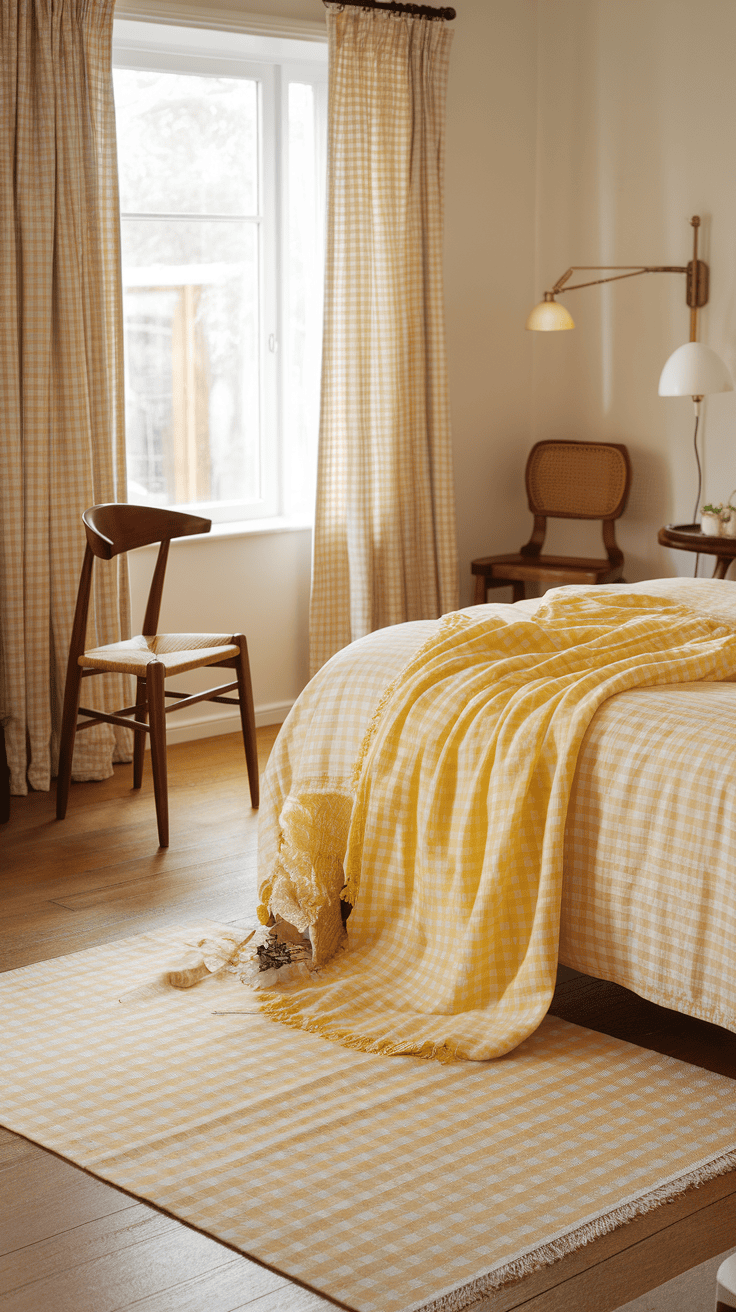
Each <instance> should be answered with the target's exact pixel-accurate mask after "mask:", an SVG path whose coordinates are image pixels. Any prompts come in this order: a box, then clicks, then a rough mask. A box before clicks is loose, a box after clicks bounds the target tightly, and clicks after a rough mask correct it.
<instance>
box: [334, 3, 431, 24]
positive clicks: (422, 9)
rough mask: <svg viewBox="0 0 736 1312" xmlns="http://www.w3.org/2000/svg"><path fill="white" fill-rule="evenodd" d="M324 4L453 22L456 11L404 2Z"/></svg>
mask: <svg viewBox="0 0 736 1312" xmlns="http://www.w3.org/2000/svg"><path fill="white" fill-rule="evenodd" d="M323 3H324V4H326V5H327V4H337V5H339V6H340V7H341V8H344V7H345V6H346V5H357V6H358V7H359V8H360V9H386V10H388V12H389V13H391V14H411V15H412V16H413V17H415V18H445V19H447V20H448V22H451V21H452V19H453V18H454V17H455V10H454V9H433V8H432V5H414V4H408V3H402V0H323Z"/></svg>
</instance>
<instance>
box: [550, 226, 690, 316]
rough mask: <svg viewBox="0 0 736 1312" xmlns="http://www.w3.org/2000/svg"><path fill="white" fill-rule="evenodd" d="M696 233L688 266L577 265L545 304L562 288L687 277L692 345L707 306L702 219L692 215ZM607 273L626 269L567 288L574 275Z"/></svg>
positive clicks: (568, 272)
mask: <svg viewBox="0 0 736 1312" xmlns="http://www.w3.org/2000/svg"><path fill="white" fill-rule="evenodd" d="M690 224H691V227H692V230H693V258H692V259H691V261H690V263H689V264H686V265H679V264H636V265H634V264H574V265H573V266H572V268H571V269H568V270H567V272H566V273H563V275H562V277H561V278H558V279H557V282H556V283H555V285H554V287H553V288H552V291H551V292H545V293H544V299H545V301H553V300H554V299H555V296H556V295H557V293H558V292H561V291H562V289H563V287H564V288H565V290H566V291H568V292H576V291H577V290H578V289H579V288H580V287H596V286H597V285H598V283H603V282H618V281H619V280H620V279H621V278H636V277H638V275H639V274H640V273H684V274H685V299H686V301H687V304H688V305H689V307H690V341H691V342H695V341H697V339H698V310H699V309H701V307H702V306H704V305H707V304H708V282H709V271H708V265H707V264H706V263H705V261H704V260H699V259H698V228H699V227H700V215H699V214H693V217H692V218H691V220H690ZM607 269H624V270H625V271H626V272H624V273H614V274H613V276H612V277H610V278H593V279H591V281H590V282H573V283H570V285H569V286H568V285H567V280H568V278H572V275H573V274H574V273H586V272H588V271H590V272H591V273H595V272H597V271H600V272H601V273H603V272H605V271H606V270H607Z"/></svg>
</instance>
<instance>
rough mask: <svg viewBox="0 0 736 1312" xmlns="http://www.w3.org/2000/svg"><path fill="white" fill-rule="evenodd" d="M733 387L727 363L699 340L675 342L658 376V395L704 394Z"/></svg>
mask: <svg viewBox="0 0 736 1312" xmlns="http://www.w3.org/2000/svg"><path fill="white" fill-rule="evenodd" d="M732 391H733V379H732V377H731V374H730V373H729V370H728V368H727V366H726V365H725V364H724V363H723V360H722V359H721V357H720V355H716V353H715V351H712V350H711V349H710V347H709V346H703V344H702V342H686V343H685V345H684V346H678V348H677V350H676V351H673V352H672V355H671V356H670V358H669V360H668V361H667V363H666V365H665V367H664V369H663V370H662V373H661V374H660V378H659V395H660V396H707V395H708V394H709V393H711V392H732Z"/></svg>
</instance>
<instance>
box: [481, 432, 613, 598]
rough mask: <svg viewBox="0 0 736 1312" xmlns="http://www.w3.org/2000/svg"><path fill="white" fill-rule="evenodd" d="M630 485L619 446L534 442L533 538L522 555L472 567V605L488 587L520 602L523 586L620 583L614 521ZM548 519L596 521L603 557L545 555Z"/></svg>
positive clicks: (529, 487)
mask: <svg viewBox="0 0 736 1312" xmlns="http://www.w3.org/2000/svg"><path fill="white" fill-rule="evenodd" d="M630 485H631V462H630V460H629V453H628V451H627V449H626V447H625V446H623V445H622V444H621V443H617V442H571V441H560V442H537V444H536V445H535V446H533V447H532V449H531V451H530V453H529V459H528V460H527V464H526V494H527V499H528V502H529V509H530V510H531V512H532V514H533V516H534V528H533V530H532V535H531V537H530V539H529V541H528V542H527V543H526V544H525V545H524V546H523V547H522V548H521V550H520V551H517V552H511V553H509V554H508V555H505V556H483V557H481V558H479V559H478V560H474V561H472V562H471V566H470V568H471V570H472V572H473V574H474V575H475V604H476V605H479V604H482V603H483V602H485V601H486V600H487V593H488V589H489V588H503V587H508V586H509V585H511V587H512V588H513V599H514V601H521V600H522V599H523V597H524V595H525V588H526V584H527V582H531V583H544V584H546V586H547V587H550V588H551V587H558V586H559V585H561V584H563V583H616V582H619V581H620V580H621V579H623V567H624V557H623V552H622V551H621V550H620V548H619V547H618V546H617V544H616V533H615V528H614V522H615V520H617V519H618V518H619V516H620V515H621V514H622V513H623V511H624V508H625V506H626V502H627V499H628V495H629V487H630ZM548 519H600V520H601V521H602V527H603V545H604V547H605V549H606V558H605V559H597V558H594V559H590V558H587V557H583V556H543V555H542V547H543V545H544V539H545V536H546V532H547V520H548Z"/></svg>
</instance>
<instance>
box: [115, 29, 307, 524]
mask: <svg viewBox="0 0 736 1312" xmlns="http://www.w3.org/2000/svg"><path fill="white" fill-rule="evenodd" d="M326 58H327V53H326V46H324V45H323V44H321V43H319V42H300V41H292V40H282V39H279V38H264V37H248V36H245V35H243V34H241V33H232V32H227V33H223V32H210V31H202V30H200V29H188V28H177V27H171V26H168V25H167V26H164V25H157V24H150V23H134V22H126V21H119V22H116V24H115V41H114V65H115V67H114V83H115V104H116V117H117V132H118V157H119V176H120V209H121V235H122V251H123V287H124V314H125V357H126V386H125V393H126V443H127V456H128V486H129V497H130V500H131V501H136V502H142V503H145V504H151V505H171V506H174V505H176V506H196V507H198V508H199V509H201V510H203V511H204V513H206V514H207V515H209V516H210V517H211V518H212V519H216V520H220V521H223V520H237V519H247V518H255V517H257V518H261V517H265V516H273V515H279V514H287V515H294V514H300V513H302V514H303V513H305V512H306V511H307V509H308V508H311V502H312V499H313V489H314V468H315V462H316V437H317V425H318V405H319V368H320V347H321V296H322V270H323V263H324V261H323V221H322V214H323V206H324V160H325V149H324V135H325V118H326V76H327V70H326Z"/></svg>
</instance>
